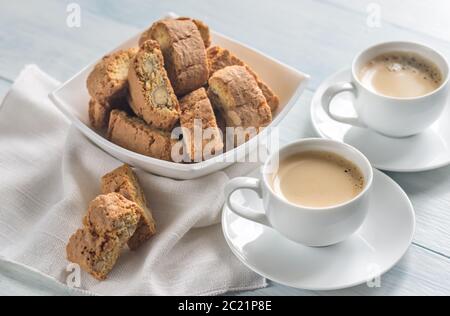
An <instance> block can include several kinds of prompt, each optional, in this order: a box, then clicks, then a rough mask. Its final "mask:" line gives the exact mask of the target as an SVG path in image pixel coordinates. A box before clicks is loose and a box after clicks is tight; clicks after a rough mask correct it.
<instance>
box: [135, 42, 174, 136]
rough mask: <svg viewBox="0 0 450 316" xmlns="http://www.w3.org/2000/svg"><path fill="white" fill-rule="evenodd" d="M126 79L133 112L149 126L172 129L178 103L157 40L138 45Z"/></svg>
mask: <svg viewBox="0 0 450 316" xmlns="http://www.w3.org/2000/svg"><path fill="white" fill-rule="evenodd" d="M128 80H129V84H130V95H131V100H132V102H131V104H130V106H131V107H132V109H133V111H134V113H136V115H137V116H139V117H141V118H142V119H143V120H144V121H145V122H147V124H149V125H151V126H152V127H155V128H159V129H163V130H167V131H171V130H172V128H173V127H174V125H175V124H176V123H177V122H178V119H179V117H180V107H179V104H178V100H177V97H176V96H175V94H174V92H173V89H172V86H171V84H170V81H169V79H168V77H167V73H166V70H165V69H164V60H163V56H162V53H161V50H160V48H159V45H158V43H157V42H155V41H152V40H150V41H146V42H144V43H143V44H142V45H141V47H140V49H139V52H138V53H137V54H136V57H135V59H134V60H133V62H132V63H131V66H130V71H129V74H128Z"/></svg>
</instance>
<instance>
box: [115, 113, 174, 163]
mask: <svg viewBox="0 0 450 316" xmlns="http://www.w3.org/2000/svg"><path fill="white" fill-rule="evenodd" d="M108 138H109V139H110V140H111V141H112V142H113V143H115V144H117V145H119V146H121V147H123V148H125V149H128V150H131V151H134V152H137V153H139V154H142V155H146V156H149V157H153V158H157V159H162V160H168V161H170V160H171V151H172V140H171V135H170V133H169V132H165V131H161V130H158V129H155V128H152V127H150V126H149V125H147V124H146V123H145V122H144V121H142V120H141V119H139V118H137V117H131V116H129V115H128V114H127V113H125V112H123V111H119V110H113V111H112V112H111V115H110V119H109V127H108Z"/></svg>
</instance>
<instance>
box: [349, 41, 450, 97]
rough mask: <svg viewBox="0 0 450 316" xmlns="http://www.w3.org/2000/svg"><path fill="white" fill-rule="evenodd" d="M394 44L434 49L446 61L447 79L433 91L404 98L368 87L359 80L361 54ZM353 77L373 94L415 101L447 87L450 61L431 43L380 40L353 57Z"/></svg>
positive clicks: (449, 78)
mask: <svg viewBox="0 0 450 316" xmlns="http://www.w3.org/2000/svg"><path fill="white" fill-rule="evenodd" d="M394 44H397V45H398V44H400V45H401V44H406V45H416V46H421V47H423V48H426V49H429V50H431V51H433V52H434V53H435V54H436V55H438V56H439V57H440V58H442V60H443V61H444V62H445V64H446V65H447V74H446V77H445V80H444V81H443V82H442V83H441V85H440V86H439V87H438V88H437V89H436V90H433V91H431V92H429V93H427V94H424V95H420V96H417V97H407V98H402V97H393V96H387V95H384V94H381V93H378V92H376V91H373V90H371V89H369V88H367V87H366V86H365V85H363V83H362V82H361V81H360V80H359V78H358V76H357V75H356V63H357V62H358V61H359V59H360V58H361V56H362V55H363V54H364V53H366V52H368V51H369V50H372V49H374V48H377V47H379V46H383V45H394ZM352 77H353V80H355V81H356V82H357V83H358V84H359V85H360V86H361V87H363V88H364V89H365V90H366V91H368V92H370V93H372V94H374V95H376V96H378V97H381V98H384V99H386V100H395V101H414V100H420V99H422V98H426V97H429V96H432V95H434V94H436V93H438V92H439V91H441V90H443V89H445V87H446V86H447V85H448V82H449V81H450V64H449V62H448V60H447V58H446V57H445V55H444V54H442V53H441V52H440V51H439V50H437V49H435V48H433V47H431V46H429V45H427V44H424V43H421V42H413V41H387V42H380V43H377V44H374V45H372V46H369V47H367V48H365V49H363V50H361V51H360V52H359V53H358V54H357V55H356V56H355V57H354V58H353V61H352Z"/></svg>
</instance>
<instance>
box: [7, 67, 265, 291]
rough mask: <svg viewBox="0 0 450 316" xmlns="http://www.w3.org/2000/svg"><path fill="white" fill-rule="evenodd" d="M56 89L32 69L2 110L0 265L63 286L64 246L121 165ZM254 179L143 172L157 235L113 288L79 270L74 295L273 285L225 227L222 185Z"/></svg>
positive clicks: (112, 279) (128, 257)
mask: <svg viewBox="0 0 450 316" xmlns="http://www.w3.org/2000/svg"><path fill="white" fill-rule="evenodd" d="M57 85H58V83H57V82H56V81H55V80H54V79H52V78H50V77H49V76H47V75H46V74H45V73H43V72H42V71H40V70H39V69H38V68H37V67H36V66H28V67H26V68H25V69H24V70H23V72H22V73H21V74H20V76H19V78H18V79H17V81H16V83H15V84H14V86H13V88H12V90H11V91H10V92H9V93H8V95H7V96H6V97H5V99H4V102H3V104H2V106H1V108H0V176H1V180H0V201H1V203H0V263H3V264H8V265H11V264H15V265H17V266H18V267H21V268H24V269H29V270H33V271H35V272H37V273H39V274H43V275H44V276H46V278H45V279H46V280H47V281H49V280H50V281H52V282H53V281H55V282H59V283H60V284H66V280H67V277H68V276H69V274H70V273H68V272H67V271H66V269H67V266H68V262H67V260H66V252H65V246H66V243H67V241H68V239H69V237H70V235H71V234H72V233H73V232H74V231H75V230H76V229H77V228H79V227H80V226H81V219H82V216H83V215H84V214H85V212H86V208H87V205H88V203H89V202H90V201H91V200H92V199H93V198H95V196H97V195H98V194H99V193H100V177H101V176H102V175H103V174H105V173H106V172H108V171H111V170H113V169H114V168H116V167H118V166H119V165H121V162H120V161H118V160H116V159H115V158H113V157H111V156H109V155H108V154H106V153H105V152H103V151H102V150H101V149H99V148H98V147H96V146H95V145H93V144H92V143H91V142H90V141H89V140H87V139H86V138H85V137H84V136H82V135H81V134H80V133H79V132H78V131H77V130H76V129H75V128H74V127H71V125H70V123H69V122H67V120H65V119H64V118H63V116H62V115H61V114H60V113H59V112H58V111H57V110H56V109H55V108H54V106H53V105H52V104H51V102H50V101H49V99H48V98H47V95H48V93H49V92H51V91H52V90H53V89H55V88H56V87H57ZM250 168H255V166H254V165H252V166H250ZM249 171H250V169H249V166H248V165H245V164H236V165H235V166H233V167H231V169H229V170H226V171H225V172H217V173H215V174H212V175H210V176H206V177H203V178H200V179H196V180H188V181H176V180H171V179H167V178H163V177H158V176H155V175H151V174H148V173H145V172H143V171H140V170H137V174H138V177H139V179H140V181H141V183H142V185H143V187H144V190H145V194H146V196H147V199H148V201H149V205H150V206H151V208H152V209H153V210H154V216H155V218H156V221H157V224H158V230H159V231H158V234H157V235H156V236H155V237H154V238H153V239H152V240H151V241H149V242H148V243H146V244H145V245H144V246H142V248H140V249H139V250H138V251H137V252H131V251H128V250H126V251H125V252H124V253H123V255H122V256H121V258H120V259H119V261H118V263H117V265H116V266H115V268H114V270H113V271H112V272H111V274H110V275H109V278H108V280H107V281H103V282H99V281H96V280H94V279H93V278H92V277H91V276H90V275H88V274H86V273H84V272H82V273H81V280H80V281H81V282H80V289H81V290H75V292H74V293H77V294H79V293H83V294H90V293H95V294H101V295H215V294H220V293H224V292H227V291H233V290H248V289H255V288H260V287H264V286H266V281H265V279H264V278H262V277H261V276H259V275H257V274H255V273H253V272H252V271H250V270H248V269H247V268H246V267H244V266H243V265H242V264H241V263H240V262H239V261H238V260H237V259H236V258H235V257H234V255H233V254H232V253H231V251H230V250H229V248H228V246H227V244H226V242H225V240H224V237H223V235H222V230H221V226H220V224H218V222H219V218H220V216H219V215H220V212H221V207H222V204H223V200H224V199H223V188H224V185H225V184H226V182H227V181H228V180H229V178H230V176H231V175H232V176H236V175H242V174H245V173H247V172H249ZM70 275H72V274H70ZM60 284H59V285H60Z"/></svg>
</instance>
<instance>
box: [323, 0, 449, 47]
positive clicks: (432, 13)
mask: <svg viewBox="0 0 450 316" xmlns="http://www.w3.org/2000/svg"><path fill="white" fill-rule="evenodd" d="M321 1H323V2H325V3H328V4H330V5H333V6H335V7H337V8H342V9H343V10H346V11H349V10H350V11H354V12H358V13H360V14H364V15H365V16H366V19H367V20H370V21H374V18H375V19H376V15H378V14H379V16H380V18H381V19H382V21H381V23H380V27H381V28H383V27H384V26H385V24H386V23H388V24H394V25H396V26H398V27H402V28H405V29H409V30H413V31H415V32H417V33H422V34H426V35H428V36H431V37H435V38H438V39H442V40H446V41H448V40H450V32H449V31H448V30H450V19H449V18H448V15H449V13H450V1H447V0H427V1H423V0H407V1H398V0H396V1H392V0H377V1H373V0H346V1H342V0H337V1H336V0H321Z"/></svg>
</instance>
